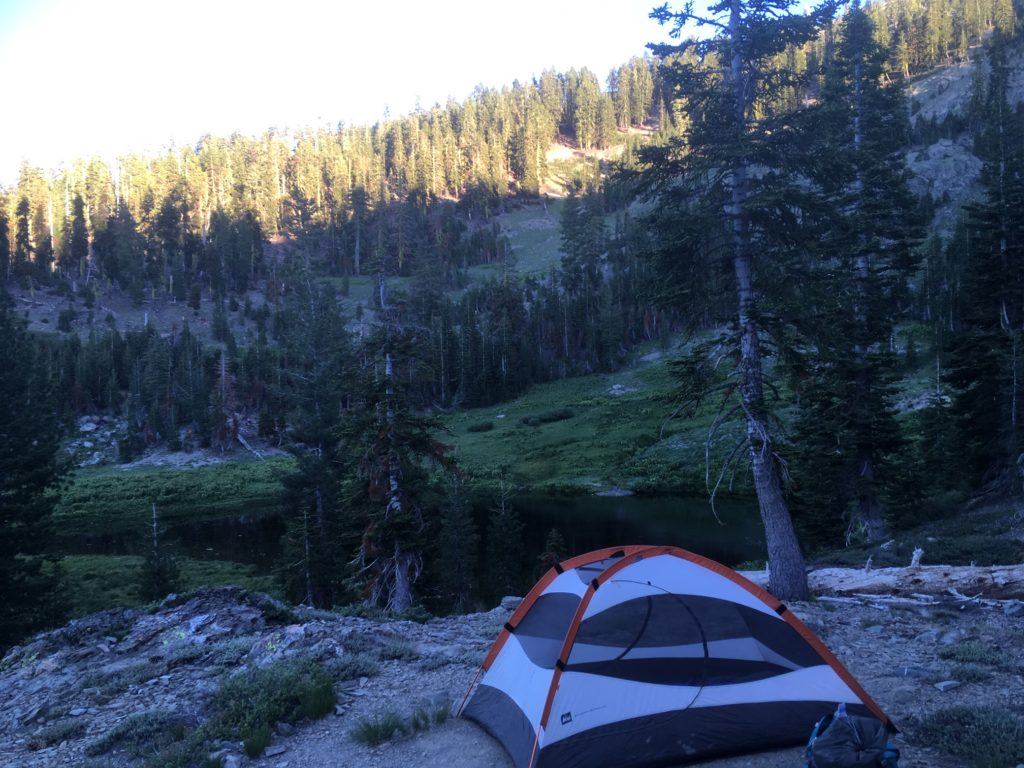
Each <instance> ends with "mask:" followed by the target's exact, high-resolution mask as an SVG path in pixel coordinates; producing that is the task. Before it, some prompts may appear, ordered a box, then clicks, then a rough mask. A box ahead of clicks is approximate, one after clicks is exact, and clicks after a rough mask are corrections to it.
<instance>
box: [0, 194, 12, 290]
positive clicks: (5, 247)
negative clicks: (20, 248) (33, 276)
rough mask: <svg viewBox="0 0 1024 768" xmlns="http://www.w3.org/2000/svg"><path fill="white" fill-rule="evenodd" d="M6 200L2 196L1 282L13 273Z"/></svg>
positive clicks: (0, 211) (0, 230) (0, 233)
mask: <svg viewBox="0 0 1024 768" xmlns="http://www.w3.org/2000/svg"><path fill="white" fill-rule="evenodd" d="M6 202H7V201H6V200H4V199H3V198H2V197H0V283H3V282H4V281H5V280H7V278H9V277H10V275H11V232H10V224H9V223H8V220H7V206H6Z"/></svg>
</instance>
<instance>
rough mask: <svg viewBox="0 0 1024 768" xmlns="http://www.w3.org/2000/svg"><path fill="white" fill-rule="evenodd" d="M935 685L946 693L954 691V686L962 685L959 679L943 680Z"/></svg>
mask: <svg viewBox="0 0 1024 768" xmlns="http://www.w3.org/2000/svg"><path fill="white" fill-rule="evenodd" d="M935 687H936V688H938V689H939V690H940V691H942V692H943V693H945V692H946V691H952V690H953V689H954V688H959V687H960V681H959V680H943V681H942V682H941V683H936V684H935Z"/></svg>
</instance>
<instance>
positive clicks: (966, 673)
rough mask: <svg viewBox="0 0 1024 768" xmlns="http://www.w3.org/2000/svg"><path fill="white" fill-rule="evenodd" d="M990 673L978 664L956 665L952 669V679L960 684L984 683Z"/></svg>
mask: <svg viewBox="0 0 1024 768" xmlns="http://www.w3.org/2000/svg"><path fill="white" fill-rule="evenodd" d="M991 677H992V673H991V672H989V671H988V670H987V669H985V668H984V667H982V666H980V665H978V664H957V665H956V666H955V667H953V679H954V680H959V681H960V682H961V683H984V682H986V681H987V680H988V679H989V678H991Z"/></svg>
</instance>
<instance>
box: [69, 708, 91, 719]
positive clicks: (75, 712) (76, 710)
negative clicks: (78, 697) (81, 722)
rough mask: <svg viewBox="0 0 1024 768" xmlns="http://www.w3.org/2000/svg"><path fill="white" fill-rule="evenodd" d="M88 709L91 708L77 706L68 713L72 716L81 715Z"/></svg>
mask: <svg viewBox="0 0 1024 768" xmlns="http://www.w3.org/2000/svg"><path fill="white" fill-rule="evenodd" d="M88 711H89V710H87V709H86V708H85V707H75V708H74V709H72V710H70V711H69V712H68V714H69V715H71V716H72V717H81V716H82V715H84V714H85V713H86V712H88Z"/></svg>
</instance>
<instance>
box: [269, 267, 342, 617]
mask: <svg viewBox="0 0 1024 768" xmlns="http://www.w3.org/2000/svg"><path fill="white" fill-rule="evenodd" d="M295 288H296V289H295V291H294V292H293V293H292V294H291V295H290V296H289V300H288V303H287V305H286V308H285V317H286V320H285V322H286V330H285V332H284V334H283V338H282V346H283V360H282V373H283V377H284V381H283V384H284V387H285V388H283V389H282V390H281V391H280V392H278V393H277V396H278V397H280V398H281V399H283V400H286V401H287V402H288V404H289V406H290V410H289V414H288V422H289V426H290V430H289V435H288V438H289V450H290V452H291V453H292V454H293V455H294V456H295V458H296V462H297V466H296V469H295V471H294V472H293V473H291V474H290V475H288V476H286V477H285V478H284V481H283V482H284V487H285V493H284V499H283V507H284V512H285V518H286V523H287V526H288V540H287V544H286V548H285V555H284V559H283V563H284V564H283V575H284V580H285V584H286V587H287V589H288V591H289V593H290V594H291V595H293V596H294V597H296V598H297V599H299V600H301V601H302V602H304V603H306V604H308V605H315V606H317V607H330V606H331V605H334V604H335V603H337V602H340V601H341V599H342V597H343V596H344V595H345V581H346V579H347V577H348V562H349V561H350V560H351V555H350V554H349V552H348V551H347V549H346V539H345V535H346V532H347V526H348V514H349V512H348V510H347V509H346V507H345V506H344V505H343V503H342V501H341V496H340V483H341V480H342V476H341V472H342V464H341V462H340V461H339V457H338V455H337V454H338V450H339V445H340V437H341V435H340V431H341V428H342V420H343V418H344V416H345V408H346V405H347V404H348V403H349V398H351V396H352V385H351V377H352V375H353V359H352V350H351V346H350V341H349V336H348V332H347V330H346V328H345V318H344V317H343V316H342V315H341V313H340V312H339V310H338V305H337V302H336V300H335V297H334V295H333V293H332V292H331V291H329V290H328V289H326V288H319V287H317V286H316V285H315V284H314V283H313V281H312V279H311V278H310V277H309V276H308V275H299V276H297V279H296V282H295Z"/></svg>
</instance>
